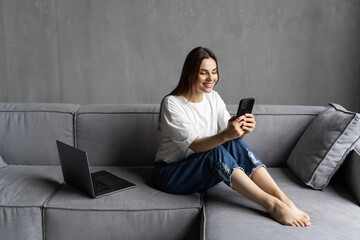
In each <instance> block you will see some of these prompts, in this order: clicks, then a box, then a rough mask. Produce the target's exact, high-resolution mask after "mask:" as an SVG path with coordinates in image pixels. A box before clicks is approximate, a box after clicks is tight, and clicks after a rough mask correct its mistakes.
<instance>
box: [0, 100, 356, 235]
mask: <svg viewBox="0 0 360 240" xmlns="http://www.w3.org/2000/svg"><path fill="white" fill-rule="evenodd" d="M228 108H229V111H230V113H232V114H234V112H235V110H236V106H235V105H230V106H228ZM323 109H324V107H317V106H271V105H257V106H255V108H254V114H255V116H256V120H257V127H256V129H255V130H254V132H253V133H252V134H250V135H248V136H246V137H245V141H246V142H247V144H248V145H249V146H250V147H251V148H252V149H253V150H254V151H255V152H256V153H257V155H258V156H259V157H260V158H261V159H262V161H263V162H264V163H265V164H266V165H267V167H268V170H269V172H270V174H271V175H272V176H273V178H274V179H275V181H276V182H277V183H278V184H279V185H280V187H281V188H282V189H283V190H284V192H285V193H286V194H287V195H288V196H289V197H290V198H291V199H292V200H293V201H294V202H295V204H297V205H298V206H299V208H301V209H303V210H305V211H307V212H308V213H309V215H310V216H311V222H312V226H311V227H308V228H293V227H286V226H282V225H281V224H279V223H277V222H275V221H273V220H272V219H271V218H270V217H269V215H268V214H267V213H266V212H265V211H264V210H263V209H262V208H261V207H259V206H258V205H256V204H254V203H253V202H251V201H249V200H247V199H245V198H244V197H242V196H240V195H238V194H237V193H235V192H234V191H232V190H231V189H229V188H228V187H227V186H226V185H225V184H223V183H220V184H218V185H216V186H215V187H213V188H211V189H209V190H207V191H206V192H204V193H199V194H193V195H189V196H180V195H170V194H166V193H163V192H160V191H157V190H155V189H154V188H153V187H152V183H151V181H152V180H151V175H152V164H153V161H154V157H155V153H156V150H157V146H158V143H159V140H160V134H159V133H158V132H157V131H156V124H157V118H158V111H159V106H158V105H110V104H108V105H85V106H80V105H74V104H55V103H49V104H44V103H43V104H35V103H34V104H31V103H28V104H21V103H0V156H1V158H2V159H3V162H2V161H1V158H0V167H1V168H0V239H1V240H6V239H9V240H10V239H11V240H16V239H29V240H33V239H34V240H35V239H36V240H40V239H49V240H58V239H59V240H60V239H66V240H69V239H76V240H80V239H86V240H91V239H102V240H106V239H207V240H211V239H305V238H308V239H327V240H328V239H358V236H359V235H360V207H359V203H360V155H359V152H360V148H359V147H357V148H356V149H355V151H353V152H351V153H350V155H349V156H348V158H347V159H346V161H345V163H344V164H343V165H342V167H341V168H340V170H339V171H338V173H337V174H336V176H335V178H334V179H333V180H332V181H331V184H330V185H329V186H328V187H327V188H326V189H325V190H324V191H317V190H313V189H310V188H308V187H306V186H305V185H304V184H303V183H302V182H301V181H300V180H299V179H298V178H297V177H296V176H295V175H294V174H293V173H292V172H291V170H289V168H287V167H286V159H287V157H288V156H289V154H290V152H291V150H292V149H293V147H294V146H295V144H296V143H297V141H298V139H299V138H300V136H301V135H302V133H303V132H304V130H305V129H306V127H307V126H308V125H309V123H310V122H311V121H312V120H313V119H314V118H315V117H316V116H317V114H318V113H319V112H320V111H321V110H323ZM55 140H60V141H63V142H65V143H68V144H71V145H74V146H76V147H78V148H80V149H82V150H84V151H86V152H87V153H88V156H89V161H90V165H91V166H92V167H91V169H92V171H96V170H100V169H101V170H103V169H105V170H108V171H109V172H112V173H114V174H116V175H118V176H120V177H123V178H125V179H127V180H129V181H131V182H134V183H135V184H136V187H135V188H134V189H130V190H127V191H123V192H120V193H116V194H112V195H110V196H106V197H103V198H99V199H96V200H94V199H90V198H88V197H87V196H86V195H84V194H83V193H82V192H79V191H78V190H76V189H74V188H72V187H71V186H69V185H67V184H64V183H63V178H62V173H61V168H60V167H59V158H58V153H57V149H56V143H55ZM4 162H5V163H7V165H6V164H5V163H4Z"/></svg>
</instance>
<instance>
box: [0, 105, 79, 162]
mask: <svg viewBox="0 0 360 240" xmlns="http://www.w3.org/2000/svg"><path fill="white" fill-rule="evenodd" d="M78 108H79V105H73V104H45V103H44V104H32V103H0V154H1V156H2V157H3V158H4V159H6V162H7V164H26V165H58V164H59V158H58V155H57V150H56V144H55V140H56V139H58V140H61V141H63V142H66V143H69V144H71V145H73V144H74V134H73V132H74V131H73V127H74V121H73V118H74V113H75V111H76V110H77V109H78Z"/></svg>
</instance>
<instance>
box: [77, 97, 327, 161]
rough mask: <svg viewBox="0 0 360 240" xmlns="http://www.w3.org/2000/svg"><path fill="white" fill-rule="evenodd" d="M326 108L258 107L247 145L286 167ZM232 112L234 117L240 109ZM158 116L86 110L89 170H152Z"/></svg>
mask: <svg viewBox="0 0 360 240" xmlns="http://www.w3.org/2000/svg"><path fill="white" fill-rule="evenodd" d="M323 109H324V107H317V106H278V105H255V107H254V111H253V112H254V114H255V117H256V122H257V125H256V128H255V130H254V131H253V132H252V133H251V134H249V135H247V136H246V137H245V138H244V140H245V141H246V143H247V144H248V145H249V147H251V148H252V149H253V150H254V152H255V153H256V154H257V155H258V156H259V157H260V158H261V160H262V161H263V162H264V163H265V164H266V165H267V166H269V167H279V166H286V160H287V158H288V156H289V155H290V152H291V150H292V149H293V147H294V146H295V144H296V142H297V141H298V140H299V138H300V136H301V135H302V133H303V132H304V131H305V129H306V127H307V126H308V125H309V124H310V122H311V121H312V120H313V119H314V118H315V117H316V116H317V115H318V114H319V112H321V111H322V110H323ZM228 110H229V112H230V114H232V115H234V114H235V113H236V110H237V105H228ZM158 114H159V105H158V104H138V105H136V104H131V105H119V104H116V105H115V104H114V105H111V104H102V105H101V104H100V105H99V104H91V105H86V106H83V107H82V108H81V109H80V110H79V111H78V113H77V116H76V139H77V141H76V142H77V143H76V145H77V147H78V148H80V149H82V150H84V151H86V152H87V153H88V156H89V161H90V165H95V166H96V165H98V166H99V165H115V166H151V165H152V164H153V162H154V159H155V155H156V151H157V148H158V146H159V142H160V132H158V131H157V130H156V127H157V120H158Z"/></svg>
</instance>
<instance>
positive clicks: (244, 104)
mask: <svg viewBox="0 0 360 240" xmlns="http://www.w3.org/2000/svg"><path fill="white" fill-rule="evenodd" d="M254 103H255V99H254V98H243V99H241V100H240V103H239V107H238V110H237V113H236V117H240V116H242V115H244V114H245V113H251V112H252V109H253V107H254Z"/></svg>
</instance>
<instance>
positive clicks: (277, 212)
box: [231, 169, 306, 227]
mask: <svg viewBox="0 0 360 240" xmlns="http://www.w3.org/2000/svg"><path fill="white" fill-rule="evenodd" d="M231 182H232V188H233V189H234V190H235V191H237V192H238V193H240V194H241V195H243V196H245V197H246V198H248V199H250V200H252V201H254V202H256V203H258V204H260V205H261V206H263V207H264V208H265V209H266V210H267V211H268V213H269V214H270V215H271V216H272V217H273V218H274V219H275V220H276V221H278V222H280V223H281V224H284V225H289V226H297V227H299V226H306V224H305V223H304V222H305V221H304V215H303V214H301V213H299V212H297V211H295V210H293V209H291V208H290V207H289V206H287V205H286V204H285V203H284V202H282V201H281V200H279V199H278V198H277V197H275V196H272V195H271V194H269V193H267V192H265V191H264V190H262V189H261V188H260V187H259V186H258V185H257V184H255V182H253V181H252V180H251V179H250V178H249V177H248V176H247V175H246V174H245V173H244V172H243V171H242V170H241V169H235V170H234V172H233V174H232V177H231Z"/></svg>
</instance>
